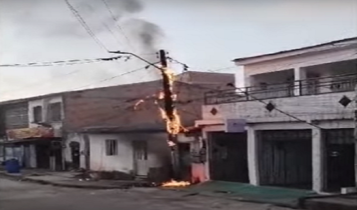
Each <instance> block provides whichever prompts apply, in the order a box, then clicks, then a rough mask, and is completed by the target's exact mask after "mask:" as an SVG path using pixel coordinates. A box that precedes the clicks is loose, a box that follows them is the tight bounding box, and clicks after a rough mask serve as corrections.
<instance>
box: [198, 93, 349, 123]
mask: <svg viewBox="0 0 357 210" xmlns="http://www.w3.org/2000/svg"><path fill="white" fill-rule="evenodd" d="M344 95H345V96H347V97H349V98H350V99H353V98H354V97H355V93H354V92H353V91H351V92H343V93H329V94H321V95H312V96H300V97H290V98H277V99H271V100H265V102H269V101H270V102H272V103H273V104H274V105H275V106H276V107H278V108H279V109H280V110H283V111H284V112H286V113H289V114H292V115H294V116H296V117H299V118H301V119H302V120H306V121H308V122H310V121H313V120H335V119H353V110H354V106H355V104H354V103H350V104H349V106H347V107H343V106H342V105H341V104H340V103H339V101H340V99H341V98H342V97H343V96H344ZM213 108H215V109H216V110H217V114H215V115H213V114H212V113H211V110H212V109H213ZM202 112H203V113H202V114H203V119H205V120H215V119H217V120H218V119H226V118H231V119H232V118H241V119H246V120H247V122H248V123H262V122H290V121H296V120H294V119H292V118H290V117H289V116H287V115H286V114H282V113H281V112H279V111H276V110H273V111H272V112H269V111H268V110H267V109H265V104H263V103H261V102H259V101H247V102H237V103H229V104H218V105H205V106H203V107H202Z"/></svg>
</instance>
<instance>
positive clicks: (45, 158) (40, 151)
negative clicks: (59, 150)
mask: <svg viewBox="0 0 357 210" xmlns="http://www.w3.org/2000/svg"><path fill="white" fill-rule="evenodd" d="M50 151H51V148H50V145H49V144H36V161H37V168H41V169H49V168H50Z"/></svg>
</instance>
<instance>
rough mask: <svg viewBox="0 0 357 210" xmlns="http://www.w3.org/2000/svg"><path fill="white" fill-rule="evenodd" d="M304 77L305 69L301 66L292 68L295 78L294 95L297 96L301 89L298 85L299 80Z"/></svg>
mask: <svg viewBox="0 0 357 210" xmlns="http://www.w3.org/2000/svg"><path fill="white" fill-rule="evenodd" d="M305 79H306V70H305V69H304V68H301V67H297V68H295V69H294V80H295V92H294V93H295V95H296V96H298V95H300V93H301V92H302V91H303V90H302V89H301V87H300V84H302V83H301V82H299V81H300V80H305Z"/></svg>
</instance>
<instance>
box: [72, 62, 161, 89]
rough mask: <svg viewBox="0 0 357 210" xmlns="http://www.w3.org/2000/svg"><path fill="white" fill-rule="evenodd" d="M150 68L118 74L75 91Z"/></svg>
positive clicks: (145, 67)
mask: <svg viewBox="0 0 357 210" xmlns="http://www.w3.org/2000/svg"><path fill="white" fill-rule="evenodd" d="M157 63H158V62H157ZM148 68H149V66H144V67H141V68H138V69H134V70H131V71H127V72H124V73H122V74H118V75H115V76H112V77H109V78H106V79H103V80H100V81H97V82H95V83H91V84H88V85H85V86H81V87H78V88H74V89H82V88H86V87H90V86H92V85H96V84H99V83H102V82H106V81H110V80H112V79H115V78H118V77H121V76H124V75H127V74H131V73H134V72H137V71H141V70H144V69H148Z"/></svg>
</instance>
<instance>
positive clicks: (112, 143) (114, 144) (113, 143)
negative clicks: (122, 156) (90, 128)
mask: <svg viewBox="0 0 357 210" xmlns="http://www.w3.org/2000/svg"><path fill="white" fill-rule="evenodd" d="M105 151H106V152H105V153H106V155H107V156H114V155H118V141H117V140H114V139H108V140H105Z"/></svg>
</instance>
